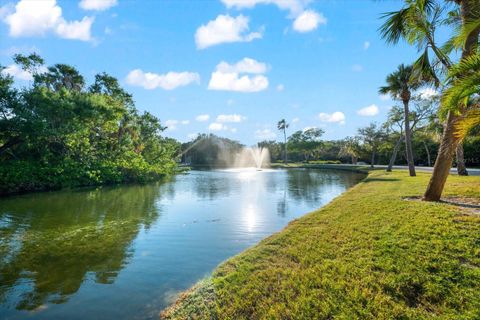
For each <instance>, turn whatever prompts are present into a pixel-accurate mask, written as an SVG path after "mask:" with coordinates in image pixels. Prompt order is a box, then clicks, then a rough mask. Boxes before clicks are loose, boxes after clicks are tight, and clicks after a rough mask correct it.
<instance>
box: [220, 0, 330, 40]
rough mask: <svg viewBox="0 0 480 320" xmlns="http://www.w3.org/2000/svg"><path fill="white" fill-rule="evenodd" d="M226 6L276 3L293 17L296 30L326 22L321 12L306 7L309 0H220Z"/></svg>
mask: <svg viewBox="0 0 480 320" xmlns="http://www.w3.org/2000/svg"><path fill="white" fill-rule="evenodd" d="M222 2H223V3H224V4H225V6H226V7H227V8H235V9H251V8H253V7H255V6H256V5H257V4H272V5H276V6H277V7H278V8H279V9H280V10H287V11H289V16H288V17H289V18H290V19H294V21H293V29H294V30H295V31H298V32H308V31H312V30H315V29H316V28H317V27H318V26H319V25H321V24H326V23H327V19H326V18H325V17H324V16H323V14H322V13H319V12H316V11H314V10H308V9H306V5H307V4H308V3H309V2H310V1H309V0H222Z"/></svg>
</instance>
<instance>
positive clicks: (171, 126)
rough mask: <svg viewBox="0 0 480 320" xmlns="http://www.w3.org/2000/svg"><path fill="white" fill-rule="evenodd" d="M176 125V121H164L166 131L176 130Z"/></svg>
mask: <svg viewBox="0 0 480 320" xmlns="http://www.w3.org/2000/svg"><path fill="white" fill-rule="evenodd" d="M177 125H178V120H167V121H165V126H167V129H168V130H176V129H177Z"/></svg>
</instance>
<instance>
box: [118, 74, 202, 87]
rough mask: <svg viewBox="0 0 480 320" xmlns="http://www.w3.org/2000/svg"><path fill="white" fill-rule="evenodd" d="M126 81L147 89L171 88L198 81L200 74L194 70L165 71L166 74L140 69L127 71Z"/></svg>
mask: <svg viewBox="0 0 480 320" xmlns="http://www.w3.org/2000/svg"><path fill="white" fill-rule="evenodd" d="M126 82H127V83H128V84H130V85H133V86H140V87H143V88H145V89H148V90H153V89H156V88H162V89H164V90H173V89H175V88H178V87H183V86H186V85H189V84H191V83H200V75H199V74H198V73H196V72H186V71H185V72H173V71H170V72H167V73H166V74H157V73H151V72H143V71H142V70H140V69H135V70H132V71H130V72H129V73H128V75H127V78H126Z"/></svg>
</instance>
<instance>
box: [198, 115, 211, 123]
mask: <svg viewBox="0 0 480 320" xmlns="http://www.w3.org/2000/svg"><path fill="white" fill-rule="evenodd" d="M209 119H210V115H208V114H199V115H198V116H197V117H196V118H195V120H197V121H198V122H205V121H208V120H209Z"/></svg>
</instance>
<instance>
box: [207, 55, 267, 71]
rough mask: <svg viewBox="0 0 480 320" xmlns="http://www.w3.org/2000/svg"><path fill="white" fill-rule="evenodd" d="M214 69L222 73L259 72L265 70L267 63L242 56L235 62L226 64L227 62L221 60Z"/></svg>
mask: <svg viewBox="0 0 480 320" xmlns="http://www.w3.org/2000/svg"><path fill="white" fill-rule="evenodd" d="M216 70H217V71H220V72H224V73H231V72H235V73H253V74H261V73H265V72H267V65H266V64H265V63H263V62H258V61H256V60H255V59H252V58H243V59H242V60H240V61H238V62H237V63H235V64H228V63H227V62H225V61H222V62H220V63H219V64H218V65H217V68H216Z"/></svg>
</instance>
